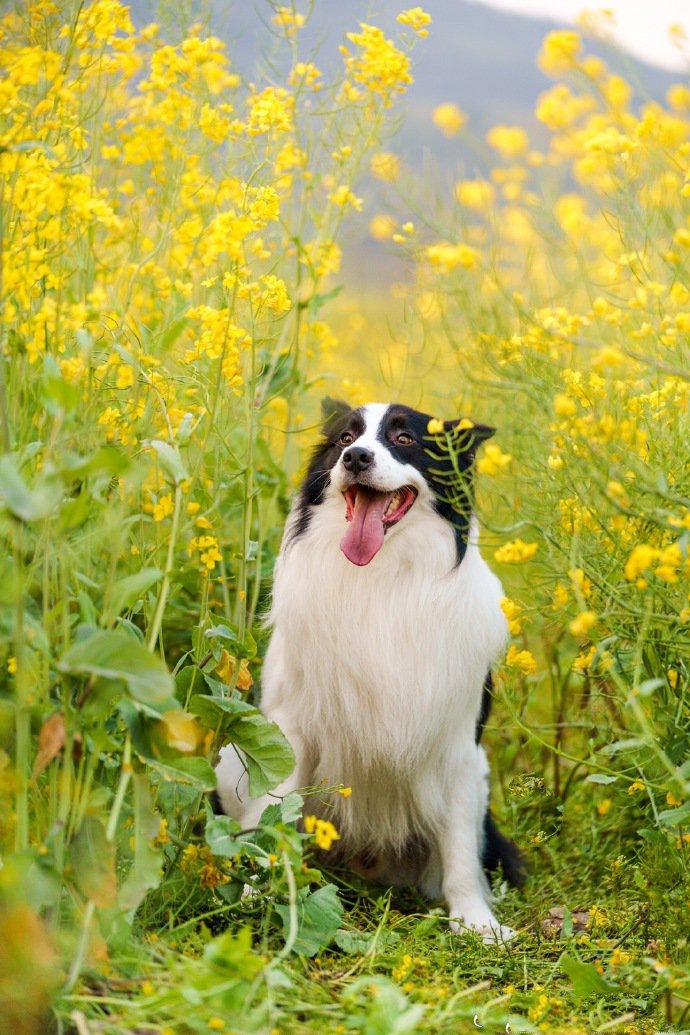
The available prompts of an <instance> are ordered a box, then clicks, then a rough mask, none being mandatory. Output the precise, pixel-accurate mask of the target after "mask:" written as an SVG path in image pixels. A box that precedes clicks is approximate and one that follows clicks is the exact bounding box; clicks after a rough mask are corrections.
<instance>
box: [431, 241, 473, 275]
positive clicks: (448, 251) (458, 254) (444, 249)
mask: <svg viewBox="0 0 690 1035" xmlns="http://www.w3.org/2000/svg"><path fill="white" fill-rule="evenodd" d="M426 257H427V259H428V260H429V262H430V263H431V265H432V266H437V267H439V268H440V269H441V270H443V272H445V273H449V272H450V271H451V270H454V269H455V267H456V266H464V268H465V269H472V267H473V266H476V265H477V260H478V258H479V254H478V252H477V251H476V249H474V248H472V247H470V245H469V244H449V243H448V242H446V241H441V242H440V243H439V244H430V245H429V247H428V248H427V249H426Z"/></svg>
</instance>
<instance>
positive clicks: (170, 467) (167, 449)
mask: <svg viewBox="0 0 690 1035" xmlns="http://www.w3.org/2000/svg"><path fill="white" fill-rule="evenodd" d="M146 444H147V445H148V446H150V447H151V449H155V451H156V452H157V453H158V459H159V460H160V464H161V467H162V468H163V470H164V471H165V472H166V474H168V475H169V476H170V478H171V479H172V481H173V483H174V484H175V485H179V484H180V482H184V481H186V480H187V478H189V475H188V474H187V468H186V467H185V465H184V464H183V462H182V457H181V456H180V451H179V449H178V448H177V446H171V445H170V443H169V442H163V441H162V440H161V439H158V438H153V439H151V440H150V441H149V442H147V443H146Z"/></svg>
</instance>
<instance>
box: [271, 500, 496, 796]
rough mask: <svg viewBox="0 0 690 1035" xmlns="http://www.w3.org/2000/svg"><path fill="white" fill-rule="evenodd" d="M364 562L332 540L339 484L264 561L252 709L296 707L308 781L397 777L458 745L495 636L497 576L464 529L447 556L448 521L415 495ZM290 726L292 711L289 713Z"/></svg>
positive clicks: (338, 518) (470, 729) (338, 526)
mask: <svg viewBox="0 0 690 1035" xmlns="http://www.w3.org/2000/svg"><path fill="white" fill-rule="evenodd" d="M402 525H404V527H402V526H396V527H394V528H392V529H390V531H389V533H388V535H387V540H386V543H385V545H384V547H383V549H382V550H381V551H380V553H379V554H378V555H377V556H376V557H375V558H374V560H373V561H372V562H371V564H369V565H367V566H366V567H362V568H360V567H357V566H355V565H353V564H351V563H350V561H348V560H347V559H346V558H345V557H344V556H343V554H342V553H341V552H340V550H339V548H338V543H339V540H340V538H341V536H342V535H343V532H344V508H343V503H342V499H341V498H340V495H339V494H337V495H335V494H334V493H329V494H327V498H326V499H325V500H324V502H323V503H322V504H321V505H320V506H319V507H317V508H316V513H315V514H314V515H313V517H312V521H311V523H310V526H309V528H308V530H307V532H306V533H305V534H303V535H302V536H301V537H299V538H298V539H296V540H294V541H292V542H290V535H289V531H288V534H287V535H286V542H287V545H286V546H285V547H284V549H283V551H282V553H281V557H280V560H279V563H278V566H277V570H276V578H275V585H274V596H273V609H272V615H271V618H272V621H273V624H274V634H273V639H272V641H271V645H270V647H269V651H268V654H267V657H266V662H265V666H264V679H263V685H264V690H263V706H264V709H265V710H266V711H267V712H268V713H269V714H270V713H275V712H278V713H283V712H284V711H288V712H289V713H290V715H291V717H292V721H293V722H294V719H295V716H296V715H298V716H299V726H300V734H301V736H302V738H303V739H304V743H305V746H306V747H307V750H308V753H309V754H310V756H311V757H312V758H313V762H314V772H313V774H312V775H313V780H314V782H315V783H318V782H319V781H321V780H324V781H326V782H327V783H330V784H334V783H335V784H337V783H338V782H342V783H345V784H349V785H351V786H353V789H354V788H356V786H357V784H360V785H362V784H363V783H364V782H367V783H368V782H369V781H370V780H371V779H372V778H375V779H378V780H381V779H388V780H389V781H390V783H391V785H392V784H393V783H395V781H396V777H398V776H399V778H400V779H403V778H404V775H405V774H409V773H410V772H411V771H416V772H419V771H420V770H424V769H425V768H426V767H427V766H430V765H433V766H436V767H440V768H443V767H444V764H445V758H444V756H445V754H446V753H447V752H450V751H455V752H457V751H458V749H459V748H460V746H461V745H462V746H465V745H466V747H467V750H471V749H472V746H473V744H474V735H475V723H476V718H477V715H478V712H479V707H480V701H481V692H482V685H483V682H484V678H485V676H486V674H487V672H488V670H489V667H490V665H491V663H492V662H493V661H494V660H495V659H496V657H497V655H498V654H499V653H500V651H501V649H502V648H503V646H504V642H505V637H506V623H505V619H504V618H503V615H502V612H501V610H500V607H499V600H500V598H501V595H502V591H501V586H500V583H499V581H498V579H497V578H496V577H495V576H494V575H493V574H492V573H491V571H490V570H489V568H488V567H487V565H486V564H485V563H484V561H483V560H482V558H481V556H480V554H479V550H478V547H477V545H476V528H474V529H473V532H472V536H471V541H470V543H469V545H468V549H467V552H466V554H465V557H464V559H463V561H462V563H461V564H460V565H459V566H457V565H456V553H455V541H454V537H453V532H452V529H451V527H450V526H449V525H448V524H447V522H445V521H443V520H441V519H439V517H438V516H437V515H436V514H435V512H434V511H433V508H432V507H431V506H430V505H428V504H426V503H423V502H422V501H419V502H418V504H417V505H415V507H414V508H413V510H412V512H410V514H408V515H407V517H406V518H405V520H404V522H403V523H402ZM291 725H292V722H291Z"/></svg>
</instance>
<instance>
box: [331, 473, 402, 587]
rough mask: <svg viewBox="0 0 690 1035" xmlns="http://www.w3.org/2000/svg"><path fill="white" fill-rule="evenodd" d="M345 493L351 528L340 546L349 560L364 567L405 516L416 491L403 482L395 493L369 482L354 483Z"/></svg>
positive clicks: (346, 515) (347, 516)
mask: <svg viewBox="0 0 690 1035" xmlns="http://www.w3.org/2000/svg"><path fill="white" fill-rule="evenodd" d="M343 496H344V497H345V504H346V507H347V511H346V514H345V517H346V519H347V521H348V522H349V525H350V527H349V528H348V530H347V532H346V533H345V535H344V536H343V538H342V540H341V542H340V549H341V550H342V551H343V553H344V554H345V556H346V557H347V559H348V561H352V563H353V564H357V565H359V566H360V567H361V566H363V565H365V564H368V563H369V561H371V560H373V558H374V557H375V556H376V554H377V553H378V552H379V550H380V549H381V547H382V546H383V537H384V536H385V534H386V532H387V531H388V529H389V528H390V527H391V526H392V525H395V524H397V523H398V521H400V520H401V519H402V518H404V517H405V514H407V512H408V510H409V509H410V507H411V506H412V504H413V503H414V501H415V500H416V499H417V490H416V489H413V488H412V486H411V485H403V486H402V488H400V489H395V490H394V491H393V492H378V491H377V490H376V489H370V488H369V486H368V485H351V486H350V487H349V488H348V489H346V490H345V492H344V493H343Z"/></svg>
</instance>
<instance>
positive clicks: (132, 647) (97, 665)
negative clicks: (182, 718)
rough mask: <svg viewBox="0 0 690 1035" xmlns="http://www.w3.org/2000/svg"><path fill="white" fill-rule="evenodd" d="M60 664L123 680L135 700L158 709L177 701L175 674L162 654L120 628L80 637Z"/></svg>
mask: <svg viewBox="0 0 690 1035" xmlns="http://www.w3.org/2000/svg"><path fill="white" fill-rule="evenodd" d="M58 668H59V669H60V671H61V672H71V673H74V674H76V675H85V676H97V677H100V678H101V679H117V680H121V681H122V682H124V683H125V684H126V686H127V689H128V690H129V693H130V695H131V696H132V697H133V698H134V700H135V701H138V702H139V703H140V704H144V705H147V706H148V707H149V708H152V709H153V710H154V711H158V710H160V709H161V708H163V707H175V706H176V704H177V702H176V701H175V698H174V696H173V689H174V688H173V680H172V676H171V675H170V673H169V672H168V670H167V668H166V667H165V665H164V664H163V662H162V661H161V660H160V658H158V657H156V655H154V654H151V653H150V652H149V651H148V650H147V649H146V647H144V646H142V644H140V643H137V641H136V640H135V639H134V638H133V637H132V636H128V635H127V633H125V632H121V631H120V630H118V629H113V630H104V629H99V630H98V631H97V632H94V633H92V635H91V636H89V637H88V638H87V639H84V640H79V641H78V642H77V643H75V644H74V645H73V646H72V647H70V648H69V650H68V651H67V652H66V653H65V654H63V656H62V658H61V660H60V661H59V662H58Z"/></svg>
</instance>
